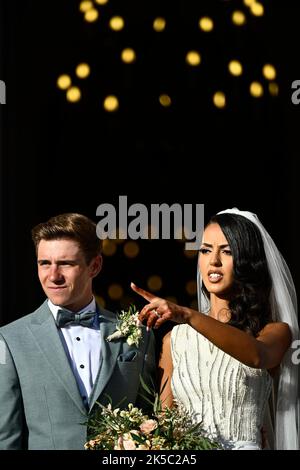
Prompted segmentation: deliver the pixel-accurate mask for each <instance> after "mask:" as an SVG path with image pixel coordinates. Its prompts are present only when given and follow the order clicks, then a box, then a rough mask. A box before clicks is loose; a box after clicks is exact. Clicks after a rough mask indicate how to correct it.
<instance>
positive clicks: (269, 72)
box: [262, 64, 276, 80]
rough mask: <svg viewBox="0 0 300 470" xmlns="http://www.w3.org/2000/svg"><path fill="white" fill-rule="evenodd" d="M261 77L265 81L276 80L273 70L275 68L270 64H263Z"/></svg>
mask: <svg viewBox="0 0 300 470" xmlns="http://www.w3.org/2000/svg"><path fill="white" fill-rule="evenodd" d="M262 72H263V76H264V77H265V78H266V79H267V80H274V79H275V78H276V70H275V67H274V65H271V64H265V65H264V66H263V70H262Z"/></svg>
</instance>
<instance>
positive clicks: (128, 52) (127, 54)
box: [121, 47, 136, 64]
mask: <svg viewBox="0 0 300 470" xmlns="http://www.w3.org/2000/svg"><path fill="white" fill-rule="evenodd" d="M121 59H122V60H123V62H125V64H131V63H132V62H134V61H135V60H136V54H135V51H134V50H133V49H131V48H130V47H126V48H125V49H123V50H122V52H121Z"/></svg>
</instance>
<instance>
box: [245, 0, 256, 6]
mask: <svg viewBox="0 0 300 470" xmlns="http://www.w3.org/2000/svg"><path fill="white" fill-rule="evenodd" d="M255 2H256V0H244V5H246V7H251V5H252V3H255Z"/></svg>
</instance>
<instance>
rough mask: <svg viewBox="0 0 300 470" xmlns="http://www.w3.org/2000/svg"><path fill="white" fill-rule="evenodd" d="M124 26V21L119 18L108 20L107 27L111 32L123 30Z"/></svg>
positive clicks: (114, 17)
mask: <svg viewBox="0 0 300 470" xmlns="http://www.w3.org/2000/svg"><path fill="white" fill-rule="evenodd" d="M124 26H125V21H124V20H123V18H122V17H121V16H113V17H112V18H111V19H110V20H109V27H110V28H111V29H112V30H113V31H121V29H123V28H124Z"/></svg>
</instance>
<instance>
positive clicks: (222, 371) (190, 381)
mask: <svg viewBox="0 0 300 470" xmlns="http://www.w3.org/2000/svg"><path fill="white" fill-rule="evenodd" d="M171 350H172V359H173V367H174V370H173V376H172V391H173V396H174V398H175V399H177V400H178V401H180V402H181V403H183V404H184V405H185V407H186V408H187V409H188V410H189V411H193V412H194V413H195V419H196V420H197V421H198V422H199V421H200V422H202V425H203V428H204V429H205V430H206V431H207V432H208V433H209V434H211V435H213V436H214V437H216V438H218V439H220V440H221V441H223V442H224V443H226V442H235V441H248V442H253V443H256V444H257V445H258V447H260V443H261V427H262V424H263V418H264V412H265V407H266V404H267V401H268V397H269V394H270V391H271V385H272V379H271V377H270V375H269V373H268V372H267V371H266V370H264V369H254V368H252V367H248V366H246V365H244V364H242V363H241V362H239V361H238V360H236V359H234V358H233V357H231V356H229V355H228V354H226V353H224V352H223V351H222V350H221V349H219V348H218V347H217V346H215V345H214V344H213V343H211V342H210V341H209V340H207V339H206V338H205V337H204V336H202V335H201V334H200V333H198V332H197V331H196V330H194V329H193V328H191V327H190V326H189V325H178V326H175V327H174V328H173V330H172V334H171Z"/></svg>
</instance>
